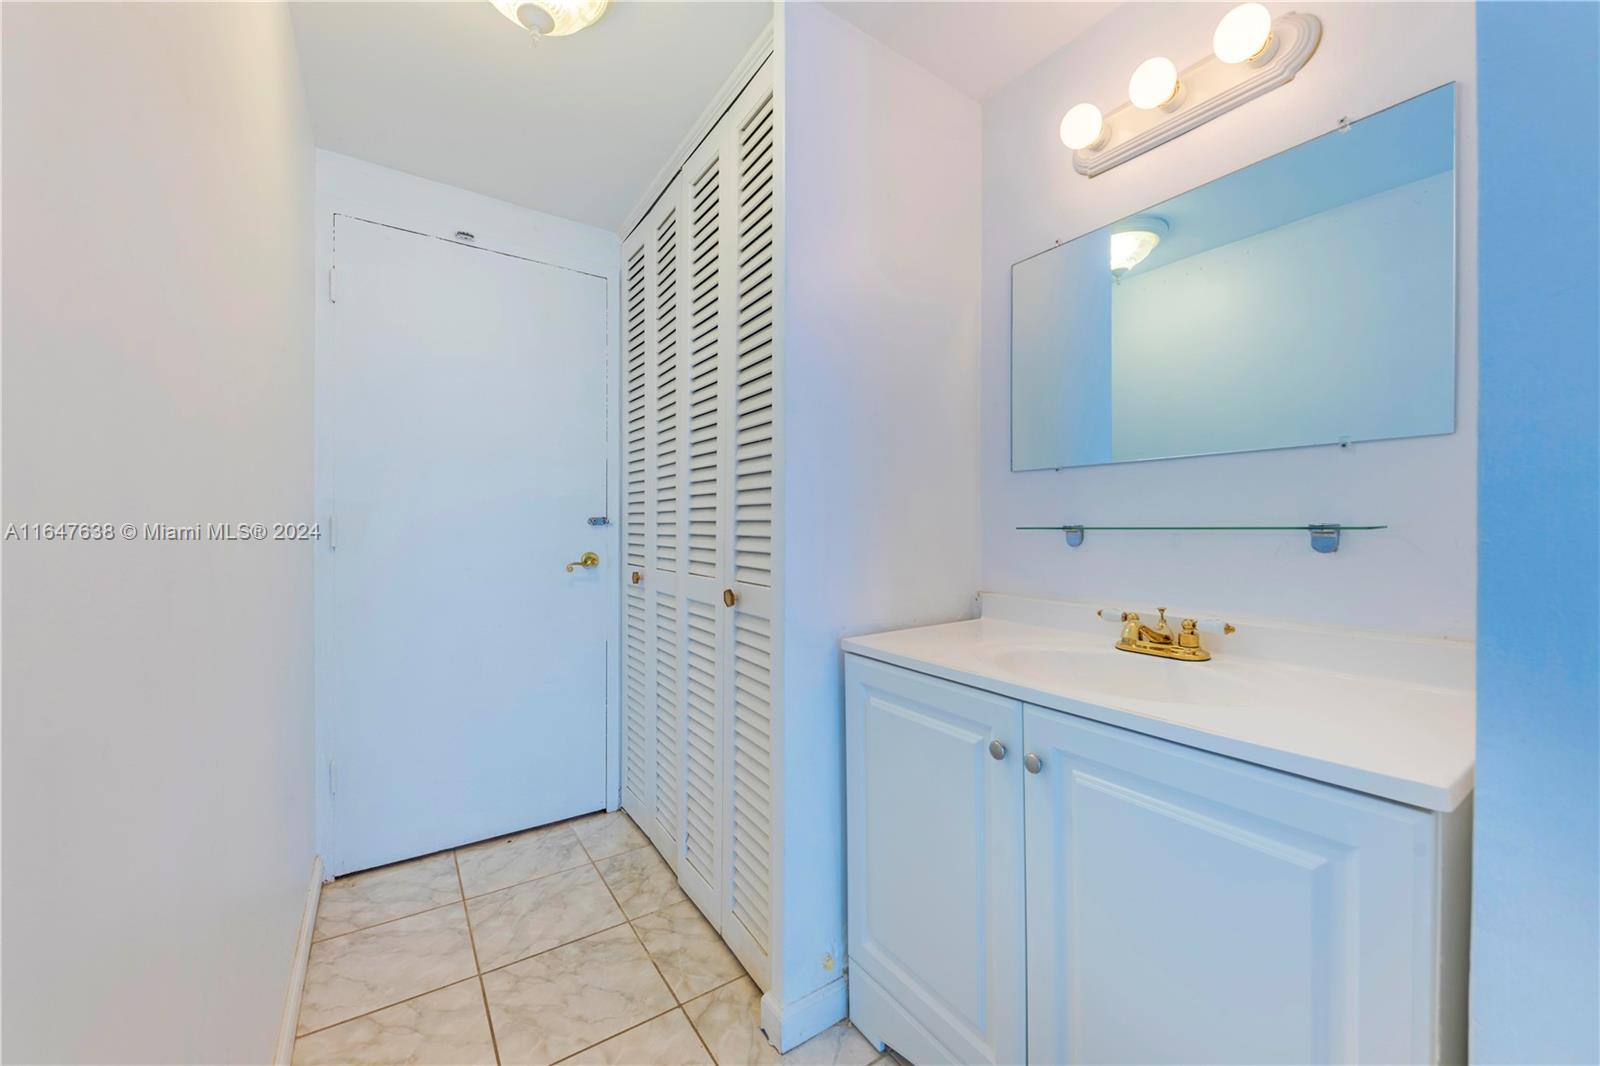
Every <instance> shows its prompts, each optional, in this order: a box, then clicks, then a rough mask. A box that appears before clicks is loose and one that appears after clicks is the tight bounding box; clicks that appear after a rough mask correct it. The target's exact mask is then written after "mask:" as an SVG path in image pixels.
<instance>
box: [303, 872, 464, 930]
mask: <svg viewBox="0 0 1600 1066" xmlns="http://www.w3.org/2000/svg"><path fill="white" fill-rule="evenodd" d="M456 883H457V884H458V885H459V884H460V883H461V881H460V876H459V875H457V878H456ZM465 903H466V900H464V899H453V900H451V901H450V902H449V903H438V904H435V905H434V906H432V907H424V908H422V909H421V910H420V911H412V912H411V913H410V914H402V915H400V917H398V918H385V919H384V920H383V921H381V922H373V923H372V924H371V925H363V926H362V927H361V928H360V929H350V930H347V931H346V932H343V933H335V934H333V935H332V936H325V937H323V938H322V939H321V940H313V941H312V942H311V943H312V944H314V945H315V944H326V943H328V942H329V941H332V940H338V939H339V938H341V937H347V936H354V935H355V934H357V933H365V932H367V931H368V930H371V929H381V928H383V927H384V926H386V925H393V924H394V923H395V922H403V921H405V920H406V919H407V918H415V917H416V916H417V915H419V914H432V913H433V912H434V911H442V910H444V909H445V908H446V907H461V908H462V909H463V910H465V909H466V908H465V906H464V904H465Z"/></svg>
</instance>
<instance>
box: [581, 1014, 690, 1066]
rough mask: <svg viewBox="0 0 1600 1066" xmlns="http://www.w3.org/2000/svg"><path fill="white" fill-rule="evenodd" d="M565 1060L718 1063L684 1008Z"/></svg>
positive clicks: (593, 1064) (655, 1065) (670, 1065)
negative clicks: (684, 1013)
mask: <svg viewBox="0 0 1600 1066" xmlns="http://www.w3.org/2000/svg"><path fill="white" fill-rule="evenodd" d="M561 1062H562V1066H716V1064H715V1063H714V1062H713V1061H712V1059H711V1055H710V1054H709V1053H707V1051H706V1046H705V1045H704V1044H702V1043H701V1042H700V1037H699V1036H698V1035H696V1034H695V1031H694V1026H692V1025H690V1024H689V1019H688V1018H685V1017H684V1016H683V1011H681V1010H675V1011H673V1012H672V1013H671V1014H663V1015H661V1017H659V1018H652V1019H650V1020H649V1021H647V1022H645V1023H644V1024H643V1025H639V1026H635V1027H634V1028H632V1029H629V1030H628V1031H627V1032H625V1033H621V1034H618V1035H617V1036H614V1037H612V1038H611V1039H610V1040H607V1041H606V1042H605V1043H603V1044H596V1045H595V1046H594V1047H592V1048H589V1049H588V1050H587V1051H580V1052H578V1053H577V1054H576V1055H574V1056H572V1057H571V1058H570V1059H562V1060H561Z"/></svg>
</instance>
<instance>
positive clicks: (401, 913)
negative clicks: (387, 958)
mask: <svg viewBox="0 0 1600 1066" xmlns="http://www.w3.org/2000/svg"><path fill="white" fill-rule="evenodd" d="M460 899H461V885H460V883H459V882H458V881H457V880H456V863H455V859H454V858H452V857H451V855H450V853H449V852H448V851H447V852H445V853H444V854H442V855H429V856H427V857H425V858H421V859H412V860H411V861H410V862H402V863H397V864H395V865H394V866H385V867H383V868H382V869H379V870H368V871H367V872H366V873H359V874H351V875H350V876H349V877H341V878H339V879H338V880H337V881H332V882H329V883H328V884H325V885H323V886H322V899H321V901H320V902H319V903H318V904H317V924H316V929H315V931H314V932H313V933H312V936H311V938H312V939H313V940H326V939H327V938H328V937H330V936H338V935H340V934H341V933H351V932H354V931H355V930H357V929H365V928H367V927H368V926H369V925H377V924H378V923H379V922H388V921H393V920H394V919H396V918H404V917H405V916H406V915H408V914H416V913H418V912H419V911H426V910H432V909H433V908H434V907H439V906H443V905H444V904H446V903H455V902H457V901H458V900H460Z"/></svg>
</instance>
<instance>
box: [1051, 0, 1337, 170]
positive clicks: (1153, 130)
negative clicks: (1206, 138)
mask: <svg viewBox="0 0 1600 1066" xmlns="http://www.w3.org/2000/svg"><path fill="white" fill-rule="evenodd" d="M1321 41H1322V22H1321V20H1319V19H1318V18H1317V17H1316V16H1315V15H1306V14H1302V13H1298V12H1294V11H1291V12H1289V13H1287V14H1284V15H1279V16H1278V17H1277V18H1273V17H1272V13H1271V12H1270V11H1268V10H1267V9H1266V7H1265V6H1263V5H1261V4H1255V3H1251V4H1240V5H1238V6H1237V7H1235V8H1233V10H1231V11H1229V12H1228V13H1227V14H1226V15H1224V16H1223V17H1222V21H1221V22H1219V23H1218V24H1217V29H1216V33H1214V34H1213V35H1212V38H1211V47H1212V54H1211V55H1208V56H1206V57H1205V58H1204V59H1202V60H1200V61H1199V62H1197V63H1194V64H1192V65H1191V66H1189V67H1187V68H1185V69H1184V70H1182V71H1179V70H1178V68H1177V66H1176V65H1175V64H1174V63H1173V62H1172V61H1171V60H1170V59H1167V58H1165V57H1164V56H1157V57H1155V58H1152V59H1147V60H1145V61H1144V62H1143V63H1141V64H1139V68H1138V69H1137V70H1135V71H1134V72H1133V77H1132V78H1131V79H1130V80H1129V82H1128V102H1127V103H1125V104H1122V105H1121V106H1120V107H1117V108H1114V109H1113V110H1111V111H1110V112H1108V113H1106V114H1105V115H1104V116H1103V117H1102V116H1101V113H1100V110H1099V109H1098V108H1096V107H1095V106H1094V105H1093V104H1088V103H1083V104H1078V105H1077V106H1076V107H1074V108H1072V110H1070V111H1068V112H1067V115H1066V117H1065V118H1063V119H1062V120H1061V142H1062V143H1063V144H1065V145H1066V146H1067V147H1068V148H1070V149H1072V165H1073V168H1074V169H1075V170H1077V172H1078V173H1079V174H1083V175H1085V176H1087V177H1091V178H1092V177H1094V176H1095V175H1096V174H1104V173H1105V172H1106V171H1108V170H1110V169H1111V168H1112V167H1114V166H1118V165H1119V164H1122V163H1126V162H1127V161H1128V160H1130V159H1132V158H1134V157H1135V156H1138V155H1142V154H1143V153H1145V152H1148V151H1149V150H1150V149H1152V148H1154V147H1156V146H1157V145H1160V144H1165V143H1166V142H1167V141H1170V140H1172V138H1174V137H1177V136H1180V135H1182V134H1185V133H1188V132H1189V131H1190V130H1192V129H1194V128H1196V127H1197V126H1202V125H1204V124H1205V123H1207V122H1210V121H1211V120H1212V119H1214V118H1216V117H1217V116H1218V115H1222V114H1226V113H1227V112H1229V111H1232V110H1233V109H1234V108H1236V107H1238V106H1239V105H1240V104H1243V103H1245V102H1246V101H1248V100H1254V99H1255V98H1256V97H1258V96H1260V95H1261V94H1263V93H1267V92H1271V91H1272V90H1273V89H1276V88H1277V87H1278V86H1280V85H1286V84H1288V83H1289V82H1290V81H1293V80H1294V76H1295V75H1296V74H1297V73H1299V71H1300V68H1301V67H1303V66H1305V65H1306V63H1308V62H1310V60H1311V57H1312V56H1313V55H1314V54H1315V53H1316V51H1317V45H1318V44H1319V43H1321ZM1091 113H1092V115H1093V117H1094V118H1097V119H1100V122H1099V125H1097V126H1093V129H1094V135H1093V136H1092V137H1090V138H1089V139H1088V140H1085V139H1084V138H1085V136H1086V131H1087V130H1088V129H1090V128H1091V123H1090V122H1089V119H1088V117H1087V116H1089V115H1090V114H1091ZM1075 115H1076V116H1078V117H1077V118H1074V116H1075ZM1069 133H1070V134H1071V137H1070V139H1069Z"/></svg>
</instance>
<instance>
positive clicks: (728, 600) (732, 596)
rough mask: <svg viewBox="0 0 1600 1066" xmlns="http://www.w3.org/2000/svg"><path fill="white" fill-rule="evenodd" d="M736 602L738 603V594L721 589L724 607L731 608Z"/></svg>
mask: <svg viewBox="0 0 1600 1066" xmlns="http://www.w3.org/2000/svg"><path fill="white" fill-rule="evenodd" d="M738 602H739V594H738V593H737V592H735V591H733V590H732V589H723V590H722V605H723V606H724V607H732V606H733V605H734V604H736V603H738Z"/></svg>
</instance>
